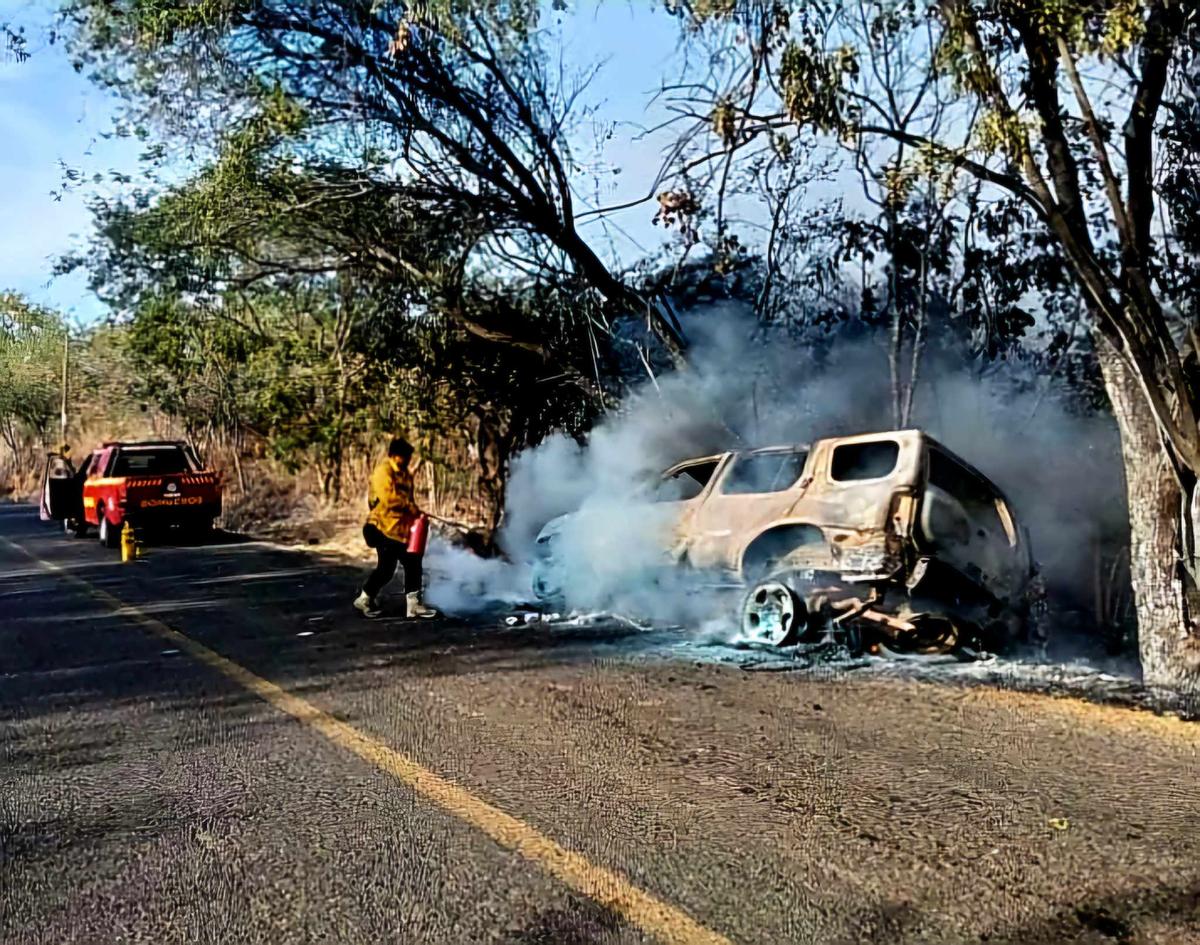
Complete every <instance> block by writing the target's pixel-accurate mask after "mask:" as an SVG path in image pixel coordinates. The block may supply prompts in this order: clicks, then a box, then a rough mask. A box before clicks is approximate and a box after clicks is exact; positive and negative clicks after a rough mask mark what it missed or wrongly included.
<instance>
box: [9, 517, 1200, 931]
mask: <svg viewBox="0 0 1200 945" xmlns="http://www.w3.org/2000/svg"><path fill="white" fill-rule="evenodd" d="M358 577H359V575H358V574H357V573H356V571H355V570H354V569H352V568H348V567H344V566H338V565H336V564H333V563H330V562H328V561H321V560H319V559H315V558H313V557H311V556H309V555H306V554H304V553H301V552H291V551H286V550H281V549H278V548H273V547H269V546H265V545H259V544H255V543H228V544H221V545H215V546H210V547H202V548H152V549H150V554H149V556H148V557H147V558H146V559H145V560H143V561H141V562H137V563H134V564H130V565H121V564H120V563H119V562H118V560H117V558H116V556H115V555H114V554H113V553H112V552H106V551H104V550H103V549H101V548H100V547H99V545H98V544H97V543H96V542H94V541H79V540H68V539H67V538H65V537H63V536H61V535H60V534H58V533H57V532H56V531H54V530H53V529H51V528H50V527H48V526H45V525H43V524H41V523H39V522H38V521H37V519H36V513H35V512H34V511H32V510H30V509H28V508H24V507H17V506H7V507H4V506H0V940H3V941H4V942H45V943H54V945H59V943H68V942H79V943H89V945H90V943H105V942H125V943H129V942H145V943H171V942H214V943H216V942H221V943H225V942H236V943H242V942H246V943H252V942H253V943H257V942H262V943H289V942H305V943H307V942H347V943H362V942H371V943H391V942H397V943H409V942H411V943H421V942H446V943H471V942H501V943H509V945H517V943H526V945H552V943H567V945H599V943H606V945H607V943H626V942H641V941H678V942H693V941H695V942H713V943H717V942H726V941H728V942H739V943H743V942H744V943H751V942H755V943H781V942H814V943H827V942H828V943H858V942H886V943H901V942H974V941H989V942H993V943H996V942H1000V943H1011V945H1035V943H1043V942H1044V943H1051V942H1080V943H1082V942H1095V943H1111V942H1130V943H1142V942H1147V943H1148V942H1163V943H1168V942H1169V943H1180V945H1183V943H1194V942H1200V777H1198V775H1200V752H1198V746H1200V727H1196V726H1195V725H1190V726H1189V724H1188V723H1184V722H1180V721H1178V720H1168V719H1160V718H1157V717H1155V716H1152V715H1149V714H1148V713H1143V712H1135V711H1131V710H1126V709H1117V708H1112V707H1101V706H1092V705H1086V704H1083V703H1078V702H1073V701H1070V700H1061V699H1058V700H1056V699H1050V698H1046V697H1041V696H1033V695H1019V694H1016V693H1011V692H998V691H993V690H986V689H963V688H951V687H943V686H936V685H930V684H927V683H916V682H905V681H897V680H879V679H863V678H857V677H851V676H842V677H838V676H834V675H829V676H826V677H818V676H811V675H810V676H798V675H796V674H774V673H772V674H766V673H745V672H740V671H739V670H737V669H736V668H732V667H728V666H719V665H712V664H708V663H704V662H694V661H690V660H682V659H674V660H669V659H664V657H663V656H662V653H663V648H662V646H661V644H662V642H663V641H662V640H661V639H658V638H655V637H654V636H653V635H647V634H643V633H639V632H638V631H636V630H634V629H632V628H624V629H622V628H614V627H607V628H605V627H591V628H571V627H566V628H553V627H551V628H526V627H520V628H506V627H504V626H503V625H502V624H500V623H498V622H497V621H476V622H475V623H474V624H468V623H461V622H453V621H444V622H439V623H437V624H435V625H428V624H423V625H420V626H417V625H413V624H410V623H407V622H405V621H401V620H383V621H379V622H374V623H370V622H366V621H363V620H361V619H359V618H357V617H356V616H355V615H354V614H353V613H351V612H350V611H349V609H348V601H349V599H350V597H351V596H352V592H353V591H354V589H355V586H356V581H357V579H358ZM681 652H682V651H681Z"/></svg>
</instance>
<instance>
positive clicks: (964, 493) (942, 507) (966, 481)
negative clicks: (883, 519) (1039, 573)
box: [920, 446, 1024, 596]
mask: <svg viewBox="0 0 1200 945" xmlns="http://www.w3.org/2000/svg"><path fill="white" fill-rule="evenodd" d="M928 461H929V465H928V474H927V479H926V485H925V492H924V495H923V496H922V498H921V508H920V532H921V537H922V544H923V545H924V546H925V547H926V548H927V549H928V550H931V551H933V552H934V553H935V554H936V555H937V556H938V557H939V558H940V559H942V560H943V561H945V562H946V563H947V564H950V565H951V566H953V567H954V568H955V569H956V570H958V571H960V572H962V573H963V574H966V575H967V576H968V577H970V578H972V579H973V580H975V581H977V582H978V583H980V584H982V585H983V586H984V587H986V588H987V589H988V590H989V591H991V592H992V593H993V594H996V595H997V596H1004V595H1005V594H1006V593H1007V590H1008V588H1009V587H1010V586H1012V585H1013V583H1014V581H1017V580H1019V579H1020V575H1019V572H1020V571H1021V562H1022V559H1023V557H1024V555H1023V549H1022V548H1021V543H1020V535H1019V533H1018V530H1017V527H1016V524H1015V522H1014V521H1013V517H1012V512H1011V510H1010V509H1009V508H1008V504H1007V502H1006V501H1005V499H1004V498H1003V496H1001V495H1000V493H999V492H998V491H997V490H996V489H995V488H994V487H993V486H992V485H991V484H990V483H989V482H988V481H987V480H986V479H984V478H983V477H982V476H980V475H978V474H977V473H975V472H974V471H973V470H971V469H968V468H967V467H966V466H964V465H963V464H962V463H959V462H958V461H957V460H955V459H954V458H953V457H952V456H950V455H949V454H947V453H945V452H944V451H942V450H940V449H938V448H937V447H936V446H930V448H929V453H928Z"/></svg>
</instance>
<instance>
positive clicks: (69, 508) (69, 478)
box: [41, 453, 83, 523]
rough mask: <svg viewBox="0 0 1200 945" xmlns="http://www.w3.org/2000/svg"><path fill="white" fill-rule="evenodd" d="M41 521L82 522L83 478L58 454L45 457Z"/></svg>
mask: <svg viewBox="0 0 1200 945" xmlns="http://www.w3.org/2000/svg"><path fill="white" fill-rule="evenodd" d="M41 506H42V507H41V518H42V521H44V522H48V521H59V522H67V523H71V522H82V521H83V477H82V476H80V475H79V474H78V473H77V471H76V469H75V467H74V465H72V463H71V461H70V460H69V459H67V458H66V457H65V456H63V455H61V454H59V453H49V454H48V455H47V456H46V474H45V476H44V477H43V479H42V502H41Z"/></svg>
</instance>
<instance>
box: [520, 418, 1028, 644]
mask: <svg viewBox="0 0 1200 945" xmlns="http://www.w3.org/2000/svg"><path fill="white" fill-rule="evenodd" d="M630 514H631V515H633V516H636V517H638V518H641V519H647V518H648V519H649V520H650V521H652V522H653V536H654V541H656V542H657V544H658V547H657V548H656V549H655V553H656V555H657V560H658V562H659V563H660V564H663V565H666V566H669V567H672V568H679V567H683V568H689V569H694V570H695V571H697V572H699V573H700V574H701V575H704V576H705V578H711V579H713V580H714V581H716V582H721V583H728V584H736V585H738V586H740V587H741V588H743V589H744V590H743V596H742V600H741V606H740V612H739V615H738V617H739V620H740V627H741V633H742V636H743V637H744V638H745V639H746V640H749V641H754V642H760V643H767V644H774V645H785V644H789V643H793V642H800V641H816V640H825V641H828V640H830V639H836V640H840V641H841V642H844V643H846V644H847V645H848V646H849V647H850V648H851V649H852V650H856V651H861V650H863V649H868V648H876V647H878V648H880V649H882V650H883V651H885V652H888V651H905V652H910V653H911V652H915V653H940V652H950V651H960V652H962V651H965V652H968V653H969V652H972V651H975V650H979V649H984V650H989V651H997V650H1001V649H1003V648H1004V647H1006V646H1007V645H1009V644H1011V643H1013V642H1015V641H1017V640H1020V639H1024V638H1026V637H1027V634H1028V632H1029V620H1030V602H1031V600H1032V599H1033V595H1034V590H1035V587H1036V583H1037V582H1036V580H1035V578H1034V570H1035V569H1034V564H1033V560H1032V558H1031V554H1030V548H1029V539H1028V534H1027V532H1026V531H1025V530H1024V529H1023V528H1022V527H1021V526H1020V525H1019V523H1018V522H1017V520H1016V518H1015V515H1014V513H1013V510H1012V507H1011V505H1010V504H1009V502H1008V500H1007V499H1006V498H1005V497H1004V495H1003V494H1002V493H1001V492H1000V490H999V489H998V488H996V486H995V485H994V484H992V483H991V482H990V481H989V480H988V479H987V478H986V477H985V476H983V475H982V474H981V473H980V472H979V471H978V470H976V469H974V468H973V467H972V466H970V465H969V464H968V463H966V462H965V461H964V460H962V459H961V458H959V457H958V456H956V455H955V454H953V453H952V452H951V451H950V450H948V449H946V448H945V447H944V446H942V445H941V444H939V443H938V442H937V441H935V440H934V439H933V438H932V437H930V436H928V435H926V434H925V433H923V432H921V431H919V430H902V431H891V432H884V433H874V434H864V435H858V436H847V437H838V438H831V439H823V440H818V441H817V442H815V443H813V444H811V445H807V446H782V447H771V448H766V449H757V450H749V451H741V452H727V453H722V454H718V455H714V456H705V457H699V458H696V459H691V460H688V461H686V462H683V463H679V464H678V465H676V466H673V467H672V468H670V469H668V470H667V471H666V472H664V473H663V474H662V477H661V479H660V481H659V482H658V483H657V486H656V489H655V491H654V493H653V496H652V497H650V498H649V500H648V501H647V502H646V504H645V505H638V506H637V507H636V508H635V509H634V510H633V511H632V512H631V513H630ZM580 522H581V520H580V519H579V517H578V516H564V517H561V518H559V519H556V520H554V521H552V522H550V523H548V524H547V525H546V526H545V528H543V530H542V532H541V534H539V536H538V540H537V546H536V547H537V551H538V555H539V557H538V561H537V562H536V563H535V569H534V592H535V593H536V594H538V596H539V597H542V598H543V599H548V598H553V597H556V596H559V595H560V594H561V592H562V587H563V578H562V575H561V571H560V569H559V566H558V562H557V561H556V543H557V540H558V539H559V537H560V536H561V535H562V534H563V533H564V531H566V530H567V529H568V528H570V527H571V526H572V524H574V526H575V530H576V531H579V530H580ZM583 528H586V520H584V521H583Z"/></svg>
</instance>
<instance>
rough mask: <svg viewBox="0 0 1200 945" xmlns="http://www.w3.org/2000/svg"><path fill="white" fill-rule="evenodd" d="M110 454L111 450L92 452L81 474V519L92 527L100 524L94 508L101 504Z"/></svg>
mask: <svg viewBox="0 0 1200 945" xmlns="http://www.w3.org/2000/svg"><path fill="white" fill-rule="evenodd" d="M112 453H113V450H112V449H111V448H105V449H98V450H95V451H93V453H92V456H91V459H89V460H88V463H87V466H86V467H85V470H84V473H83V489H82V493H83V517H84V520H85V521H87V522H90V523H91V524H92V525H99V524H100V517H99V515H98V514H97V513H96V507H97V505H98V504H100V503H102V502H103V492H104V482H105V479H104V475H105V470H106V469H107V468H108V461H109V458H110V457H111V456H112Z"/></svg>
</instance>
